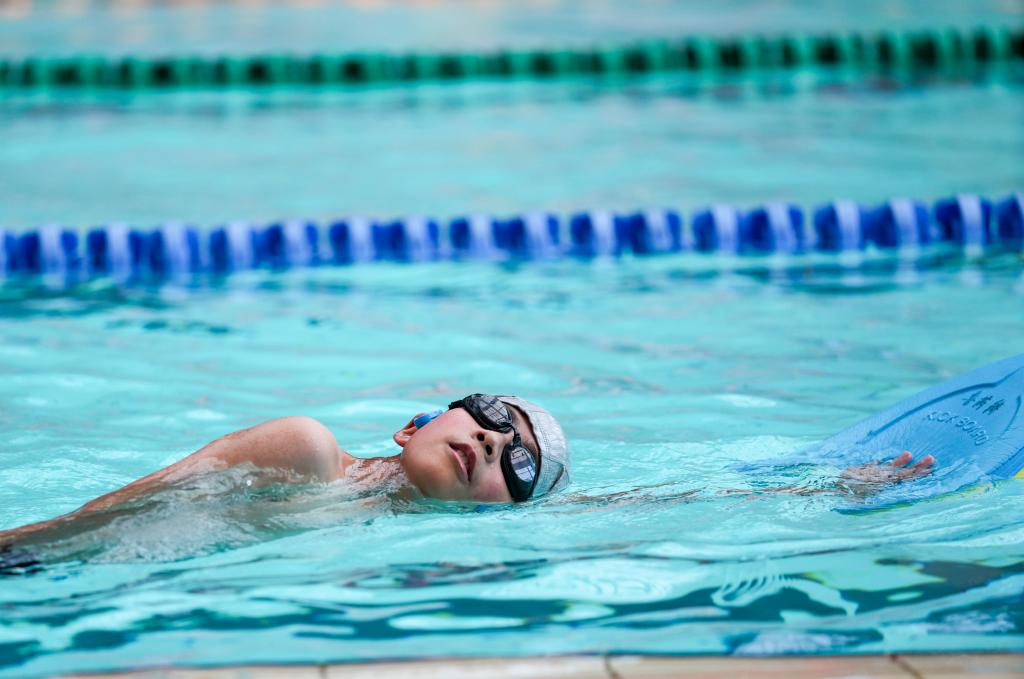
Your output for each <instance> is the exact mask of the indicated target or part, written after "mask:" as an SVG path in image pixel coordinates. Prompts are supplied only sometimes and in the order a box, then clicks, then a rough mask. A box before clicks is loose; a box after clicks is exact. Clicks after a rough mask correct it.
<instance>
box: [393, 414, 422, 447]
mask: <svg viewBox="0 0 1024 679" xmlns="http://www.w3.org/2000/svg"><path fill="white" fill-rule="evenodd" d="M422 414H423V413H418V414H417V415H416V417H419V416H420V415H422ZM416 417H414V418H412V419H411V420H409V421H408V422H406V424H405V426H404V427H402V428H401V429H399V430H398V431H396V432H395V435H394V436H393V437H392V438H394V439H395V443H397V444H398V447H399V448H405V444H406V443H408V442H409V439H411V438H412V435H413V434H415V433H416V430H417V429H418V427H417V426H416Z"/></svg>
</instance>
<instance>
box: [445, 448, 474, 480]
mask: <svg viewBox="0 0 1024 679" xmlns="http://www.w3.org/2000/svg"><path fill="white" fill-rule="evenodd" d="M448 446H449V447H450V448H451V449H452V450H453V451H455V456H456V457H457V458H458V460H459V462H460V463H461V464H462V468H463V470H464V471H465V472H466V482H467V483H468V482H469V481H470V480H472V478H473V469H474V467H476V452H475V451H474V450H473V447H472V446H470V445H468V444H466V443H449V444H448Z"/></svg>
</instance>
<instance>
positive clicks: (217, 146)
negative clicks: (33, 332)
mask: <svg viewBox="0 0 1024 679" xmlns="http://www.w3.org/2000/svg"><path fill="white" fill-rule="evenodd" d="M1022 101H1024V74H1022V73H1021V72H1019V71H1018V70H1013V71H1010V72H1001V71H1000V72H982V73H978V74H973V75H972V74H964V75H962V76H960V77H946V78H940V79H933V80H903V79H889V78H883V79H879V78H872V79H867V80H865V79H864V78H863V77H854V76H853V75H849V74H847V75H846V76H843V75H842V74H828V73H818V74H810V73H807V74H800V75H799V76H798V77H797V78H796V80H795V81H794V80H793V76H792V74H765V75H757V76H754V75H746V76H743V77H739V78H736V79H734V80H732V81H721V80H719V79H717V78H711V79H703V80H702V79H695V78H693V77H691V76H687V75H685V74H678V75H672V76H664V77H655V78H643V79H635V80H625V81H611V82H609V81H590V80H582V81H577V82H570V83H567V84H560V85H552V84H550V83H549V84H533V85H531V84H528V83H520V84H487V83H475V84H466V85H457V86H453V87H446V86H441V85H425V86H421V87H405V88H380V89H371V90H367V91H356V92H337V91H334V92H332V91H326V92H324V91H320V92H310V91H305V90H293V89H281V90H272V91H269V92H257V93H245V92H235V93H228V94H222V93H165V94H153V95H149V96H131V95H121V96H117V95H111V94H106V95H104V94H95V93H94V94H86V95H83V96H81V97H71V96H69V95H68V94H67V93H62V94H57V95H54V94H46V93H34V94H30V95H26V94H16V93H11V92H9V93H7V95H6V96H2V95H0V138H3V139H4V142H5V144H4V150H3V153H0V176H2V177H3V178H4V181H2V182H0V226H7V227H8V228H13V229H15V230H18V229H22V228H30V227H35V226H38V225H40V224H45V223H53V222H56V223H61V224H65V225H68V226H73V227H87V226H93V225H96V224H100V223H108V222H113V221H129V222H131V223H134V224H138V225H139V226H145V227H149V226H151V225H154V224H156V223H158V222H160V221H162V220H186V221H190V222H193V223H195V224H197V225H200V226H212V225H214V224H217V223H221V222H223V221H226V220H235V219H245V220H253V221H264V222H270V221H272V220H278V219H282V218H294V217H308V218H313V219H325V220H326V219H336V218H338V217H341V216H345V215H351V214H365V215H373V216H380V217H382V218H390V217H393V216H396V215H411V214H425V215H429V216H435V217H441V218H447V217H450V216H453V215H458V214H466V213H471V212H484V213H491V214H497V215H504V214H522V213H524V212H528V211H530V210H541V209H543V210H551V211H554V212H559V213H566V212H570V211H573V210H579V209H593V208H605V209H622V210H634V209H636V208H638V207H652V206H672V207H676V208H679V209H683V210H685V211H687V212H688V213H689V212H691V211H692V210H694V209H697V208H701V207H704V206H706V205H708V204H709V203H714V202H725V203H732V204H734V205H736V206H739V207H748V206H752V205H757V204H760V203H763V202H766V201H776V200H782V201H793V202H797V203H802V204H804V205H806V206H813V205H816V204H820V203H823V202H825V201H829V200H834V199H839V198H848V199H853V200H858V201H863V202H865V203H868V204H872V203H876V202H881V201H883V200H887V199H889V198H891V197H893V196H909V197H913V198H919V199H923V200H931V199H934V198H938V197H941V196H946V195H952V194H954V193H957V192H963V191H973V192H979V193H982V194H983V195H989V196H991V197H993V198H1001V197H1003V196H1005V195H1006V194H1008V193H1010V192H1012V191H1016V190H1019V189H1020V187H1021V186H1024V163H1022V162H1020V161H1021V159H1022V158H1024V125H1021V124H1020V122H1021V112H1022V110H1024V108H1022Z"/></svg>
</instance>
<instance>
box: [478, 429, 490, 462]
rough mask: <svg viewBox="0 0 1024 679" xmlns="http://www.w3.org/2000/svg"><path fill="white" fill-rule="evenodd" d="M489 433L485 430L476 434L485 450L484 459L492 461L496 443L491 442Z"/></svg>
mask: <svg viewBox="0 0 1024 679" xmlns="http://www.w3.org/2000/svg"><path fill="white" fill-rule="evenodd" d="M489 433H490V432H485V431H483V430H480V431H478V432H477V433H476V440H477V443H479V444H480V446H481V447H482V448H483V452H484V457H485V458H487V459H488V460H489V459H491V455H492V454H493V453H494V442H493V441H491V439H490V437H489V436H488V434H489Z"/></svg>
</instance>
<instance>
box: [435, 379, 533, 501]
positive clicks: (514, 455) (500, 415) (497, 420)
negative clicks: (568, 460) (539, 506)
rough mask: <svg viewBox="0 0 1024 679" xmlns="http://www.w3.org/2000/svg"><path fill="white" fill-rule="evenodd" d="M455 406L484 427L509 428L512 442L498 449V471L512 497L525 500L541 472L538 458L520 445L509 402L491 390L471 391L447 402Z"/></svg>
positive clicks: (504, 430) (520, 441)
mask: <svg viewBox="0 0 1024 679" xmlns="http://www.w3.org/2000/svg"><path fill="white" fill-rule="evenodd" d="M454 408H464V409H465V410H466V412H468V413H469V414H470V415H471V416H472V418H473V419H474V420H476V423H477V424H479V425H480V426H481V427H483V428H484V429H489V430H490V431H498V432H501V433H506V432H508V431H510V430H511V432H512V442H511V443H509V444H508V445H506V446H505V449H504V450H502V451H501V474H502V476H504V477H505V485H507V486H508V492H509V494H510V495H511V496H512V500H514V501H515V502H523V501H525V500H528V499H529V498H530V496H531V495H532V494H533V489H534V487H535V486H536V485H537V478H538V477H539V476H540V475H539V474H538V473H537V472H538V471H539V466H540V465H539V460H537V459H536V458H535V457H534V455H533V453H531V452H530V450H529V448H527V447H526V446H524V445H523V439H522V438H521V437H520V436H519V432H518V431H517V430H516V428H515V427H514V426H512V414H511V413H510V412H509V411H508V406H506V405H505V404H504V403H502V401H501V400H500V399H499V398H498V397H497V396H493V395H491V394H470V395H469V396H467V397H466V398H463V399H460V400H458V401H453V402H452V403H451V404H450V405H449V406H448V410H452V409H454Z"/></svg>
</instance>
